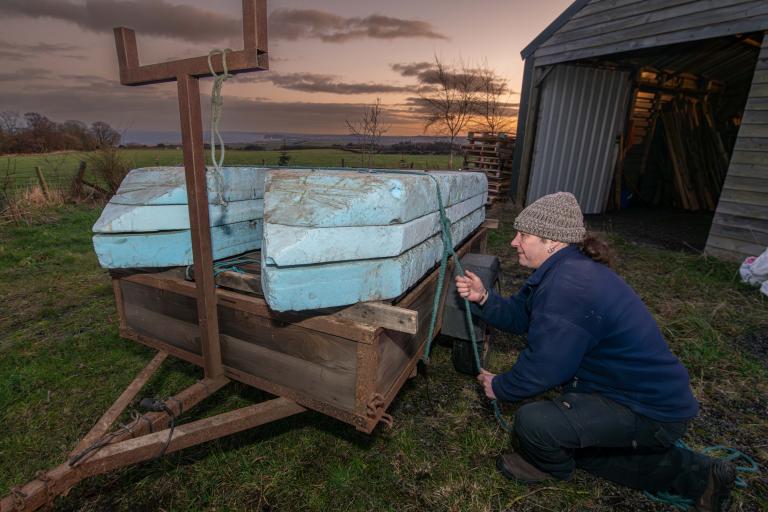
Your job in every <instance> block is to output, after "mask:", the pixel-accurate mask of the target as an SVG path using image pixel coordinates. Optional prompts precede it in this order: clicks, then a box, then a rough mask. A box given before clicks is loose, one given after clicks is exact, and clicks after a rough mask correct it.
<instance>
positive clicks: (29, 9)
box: [0, 0, 447, 43]
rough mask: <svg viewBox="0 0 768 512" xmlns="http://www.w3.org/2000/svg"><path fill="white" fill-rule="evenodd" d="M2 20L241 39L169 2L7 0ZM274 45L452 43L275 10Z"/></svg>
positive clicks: (227, 27)
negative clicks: (372, 41) (417, 39)
mask: <svg viewBox="0 0 768 512" xmlns="http://www.w3.org/2000/svg"><path fill="white" fill-rule="evenodd" d="M0 14H5V15H7V16H15V17H27V18H50V19H56V20H62V21H68V22H70V23H75V24H77V25H78V26H80V27H82V28H84V29H86V30H91V31H93V32H98V33H110V34H111V33H112V28H113V27H116V26H126V27H129V28H132V29H134V30H136V32H137V33H139V34H143V35H152V36H160V37H168V38H173V39H181V40H184V41H190V42H214V41H222V40H227V39H230V38H231V37H232V36H233V35H239V34H241V33H242V28H241V27H242V23H241V21H240V19H239V17H231V16H227V15H224V14H221V13H218V12H215V11H211V10H208V9H203V8H200V7H195V6H190V5H179V4H174V3H170V2H168V1H166V0H85V1H84V2H75V1H72V0H2V2H0ZM269 25H270V26H269V30H270V33H271V34H270V35H271V37H272V38H273V39H286V40H290V41H295V40H297V39H305V38H311V39H320V40H321V41H325V42H332V43H341V42H345V41H349V40H352V39H361V38H366V37H369V38H373V39H397V38H414V37H421V38H428V39H447V37H446V36H444V35H442V34H439V33H438V32H436V31H435V30H434V29H433V27H432V24H430V23H427V22H425V21H419V20H406V19H401V18H392V17H389V16H381V15H371V16H366V17H364V18H359V17H358V18H345V17H343V16H338V15H335V14H331V13H329V12H324V11H319V10H315V9H276V10H275V11H273V12H272V14H271V15H270V16H269Z"/></svg>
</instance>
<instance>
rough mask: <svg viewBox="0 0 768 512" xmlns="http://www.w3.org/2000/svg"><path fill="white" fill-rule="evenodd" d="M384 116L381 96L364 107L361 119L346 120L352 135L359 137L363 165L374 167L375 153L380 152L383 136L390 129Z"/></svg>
mask: <svg viewBox="0 0 768 512" xmlns="http://www.w3.org/2000/svg"><path fill="white" fill-rule="evenodd" d="M382 118H383V109H382V108H381V98H376V103H374V104H373V105H368V106H366V107H365V108H364V109H363V115H362V117H361V118H360V119H358V120H356V121H350V120H349V119H346V120H345V123H346V124H347V129H348V130H349V133H350V135H353V136H354V137H355V138H357V140H358V141H359V143H360V149H361V160H360V161H361V165H362V166H363V167H365V166H367V167H373V162H374V155H375V154H376V153H377V152H378V149H379V143H380V142H381V136H382V135H384V134H385V133H387V132H388V131H389V126H385V125H384V123H383V119H382Z"/></svg>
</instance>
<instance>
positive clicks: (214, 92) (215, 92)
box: [208, 48, 234, 205]
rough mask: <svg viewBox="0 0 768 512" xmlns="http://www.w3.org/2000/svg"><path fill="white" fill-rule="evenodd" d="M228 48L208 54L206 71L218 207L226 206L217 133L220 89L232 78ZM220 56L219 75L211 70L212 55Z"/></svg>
mask: <svg viewBox="0 0 768 512" xmlns="http://www.w3.org/2000/svg"><path fill="white" fill-rule="evenodd" d="M231 51H232V50H230V49H229V48H224V49H223V50H220V49H218V48H214V49H213V50H211V51H210V52H209V53H208V69H209V70H210V71H211V75H213V88H212V89H211V162H212V164H213V176H214V178H215V179H216V189H217V193H216V203H217V204H220V205H226V204H227V203H226V201H224V191H223V189H224V183H223V181H224V180H223V178H222V176H221V167H222V166H223V165H224V139H223V138H222V137H221V133H219V122H220V121H221V113H222V111H223V109H224V99H223V98H222V97H221V87H222V86H223V85H224V82H226V81H227V80H229V79H230V78H232V77H233V76H234V75H232V74H230V73H229V69H228V68H227V52H231ZM218 54H221V65H222V67H223V68H224V72H223V73H222V74H220V75H217V74H216V71H215V70H214V69H213V62H212V58H213V56H214V55H218ZM217 143H218V145H219V147H220V148H221V157H220V158H218V159H217V158H216V145H217Z"/></svg>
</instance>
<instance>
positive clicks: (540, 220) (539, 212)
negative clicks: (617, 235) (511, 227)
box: [515, 192, 587, 244]
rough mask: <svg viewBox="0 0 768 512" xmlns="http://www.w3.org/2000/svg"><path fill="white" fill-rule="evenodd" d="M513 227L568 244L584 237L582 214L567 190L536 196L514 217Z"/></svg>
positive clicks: (577, 241)
mask: <svg viewBox="0 0 768 512" xmlns="http://www.w3.org/2000/svg"><path fill="white" fill-rule="evenodd" d="M515 229H516V230H517V231H522V232H523V233H529V234H531V235H536V236H540V237H541V238H546V239H548V240H554V241H556V242H565V243H568V244H575V243H579V242H581V241H582V240H584V236H585V235H586V233H587V231H586V229H584V215H583V214H582V213H581V208H579V203H578V201H576V198H575V197H574V195H573V194H571V193H570V192H556V193H554V194H549V195H546V196H544V197H540V198H539V199H537V200H536V201H534V202H533V203H531V204H529V205H528V206H526V207H525V209H524V210H523V211H522V212H520V215H518V216H517V218H516V219H515Z"/></svg>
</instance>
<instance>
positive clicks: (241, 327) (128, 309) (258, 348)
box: [121, 281, 357, 412]
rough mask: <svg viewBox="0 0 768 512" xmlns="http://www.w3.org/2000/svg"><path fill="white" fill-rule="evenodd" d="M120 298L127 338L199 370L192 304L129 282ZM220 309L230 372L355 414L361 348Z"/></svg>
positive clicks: (224, 352) (197, 331) (225, 359)
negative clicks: (167, 348) (164, 347)
mask: <svg viewBox="0 0 768 512" xmlns="http://www.w3.org/2000/svg"><path fill="white" fill-rule="evenodd" d="M121 292H122V302H123V312H124V316H125V321H126V330H127V331H128V332H127V333H125V334H127V335H128V336H129V337H132V338H134V339H138V341H141V342H144V343H145V344H150V343H147V341H148V340H147V338H148V339H149V341H152V340H154V341H155V342H160V343H163V344H168V345H171V346H172V347H175V348H176V349H180V351H181V352H182V353H181V354H180V353H178V352H177V353H175V354H174V355H176V356H177V357H181V358H182V359H185V360H187V361H190V362H193V363H196V364H197V361H198V360H199V356H200V353H201V349H200V329H199V327H198V326H197V323H196V322H197V306H196V303H195V300H194V299H193V298H191V297H186V296H183V295H179V294H176V293H173V292H168V291H164V290H161V289H157V288H152V287H150V286H144V285H140V284H136V283H131V282H127V281H122V282H121ZM218 309H219V311H218V313H219V329H220V334H221V344H222V360H223V362H224V365H225V366H227V367H230V368H234V369H236V370H239V371H241V372H244V373H245V374H248V375H251V376H253V377H256V378H259V379H264V380H267V381H269V382H271V383H274V384H276V385H278V386H282V387H285V388H288V389H291V390H293V391H295V392H296V393H298V394H300V395H301V396H305V397H309V398H312V399H315V400H319V401H322V402H325V403H328V404H330V405H332V406H335V407H338V408H340V409H344V410H347V411H349V412H353V411H354V409H355V380H356V370H355V368H356V357H357V356H356V347H357V343H356V342H354V341H351V340H347V339H344V338H340V337H338V336H332V335H329V334H321V333H318V332H316V331H312V330H309V329H306V328H302V327H298V326H296V325H293V324H283V323H280V322H275V321H273V320H270V319H268V318H263V317H259V316H257V315H255V314H253V313H249V312H246V311H238V310H233V309H231V308H227V307H222V306H219V308H218ZM133 333H135V334H138V335H140V337H143V338H144V339H141V338H137V337H136V336H132V335H131V334H133ZM155 348H158V347H157V346H155ZM183 353H188V354H189V355H190V356H197V357H184V354H183Z"/></svg>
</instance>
